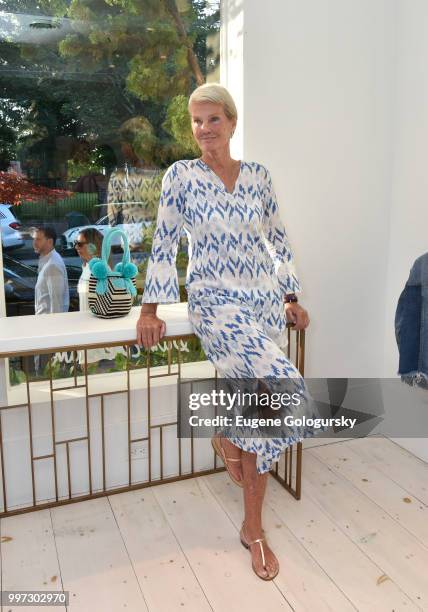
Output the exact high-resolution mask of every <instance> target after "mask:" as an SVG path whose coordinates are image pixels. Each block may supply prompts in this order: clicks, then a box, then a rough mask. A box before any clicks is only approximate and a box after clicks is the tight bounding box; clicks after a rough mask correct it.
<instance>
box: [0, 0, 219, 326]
mask: <svg viewBox="0 0 428 612" xmlns="http://www.w3.org/2000/svg"><path fill="white" fill-rule="evenodd" d="M2 11H3V12H2V13H0V97H1V104H0V119H1V120H0V226H1V242H2V251H3V276H4V285H5V297H6V309H7V315H8V316H11V315H26V314H34V312H35V309H36V310H37V312H39V313H43V312H58V311H64V310H67V309H69V310H78V309H79V308H80V309H87V307H88V305H87V290H86V289H87V273H88V269H89V268H88V266H87V265H86V263H87V261H89V259H90V258H91V257H93V256H97V255H99V254H100V245H101V242H102V238H103V235H104V234H105V233H106V231H107V230H108V229H109V228H110V227H112V226H115V227H119V228H121V229H123V230H124V231H125V233H126V234H127V236H128V239H129V243H130V249H131V255H132V260H133V261H134V263H135V264H136V265H137V266H138V269H139V276H138V281H137V289H138V294H139V295H140V296H141V294H142V291H143V283H144V276H145V270H146V265H147V260H148V257H149V254H150V249H151V240H152V235H153V231H154V225H155V221H156V215H157V206H158V201H159V195H160V186H161V181H162V176H163V174H164V172H165V169H166V168H167V167H168V166H169V165H170V164H171V163H173V162H174V161H175V160H177V159H180V158H193V157H198V156H199V150H198V149H197V148H196V145H195V144H194V141H193V139H192V137H191V130H190V123H189V121H188V115H187V98H188V96H189V94H190V92H191V91H192V89H194V87H195V86H197V85H198V84H200V83H202V82H204V81H219V21H220V15H219V1H215V2H212V1H210V2H205V1H201V0H176V1H174V0H172V1H171V0H163V1H158V0H156V1H153V0H139V1H138V2H135V1H134V0H120V1H119V0H117V1H114V2H112V1H111V0H89V1H88V0H72V1H71V0H15V1H8V0H4V1H3V2H2ZM40 226H43V228H44V229H43V231H38V232H36V231H35V228H37V227H40ZM46 226H47V227H48V228H49V229H48V230H46ZM53 244H54V246H55V251H56V254H53V253H52V245H53ZM52 257H54V261H51V260H52ZM121 258H122V250H121V243H120V240H119V239H117V240H113V243H112V249H111V258H110V263H111V265H115V264H116V263H117V262H119V261H121ZM48 264H49V266H48ZM46 266H48V267H47V268H46ZM52 266H54V268H55V270H54V272H55V274H53V276H52V275H51V272H49V274H48V273H47V272H46V270H48V271H49V270H53V268H52ZM177 266H178V273H179V281H180V285H181V292H182V299H183V300H185V299H186V295H185V290H184V281H185V273H186V267H187V245H186V243H185V239H184V236H183V240H182V241H181V245H180V249H179V253H178V257H177ZM39 268H40V270H39ZM43 270H45V273H46V274H45V275H46V276H47V278H45V282H44V284H43V283H41V282H40V278H41V277H43V274H44V272H43ZM38 281H39V284H38V287H37V290H36V283H38ZM48 281H49V282H48Z"/></svg>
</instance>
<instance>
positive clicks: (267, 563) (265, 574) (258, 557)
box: [240, 522, 279, 580]
mask: <svg viewBox="0 0 428 612" xmlns="http://www.w3.org/2000/svg"><path fill="white" fill-rule="evenodd" d="M240 537H241V542H242V544H243V545H244V546H245V548H248V549H249V551H250V553H251V560H252V566H253V570H254V572H255V573H256V574H257V576H259V578H262V579H263V580H272V579H273V578H275V576H276V575H277V574H278V572H279V563H278V559H277V558H276V557H275V555H274V553H273V552H272V550H271V549H270V548H269V546H268V545H267V543H266V539H265V537H264V531H263V530H261V532H260V530H259V532H258V533H257V532H256V531H254V532H252V531H251V530H250V529H249V528H248V529H247V527H246V525H245V522H244V523H242V527H241V532H240Z"/></svg>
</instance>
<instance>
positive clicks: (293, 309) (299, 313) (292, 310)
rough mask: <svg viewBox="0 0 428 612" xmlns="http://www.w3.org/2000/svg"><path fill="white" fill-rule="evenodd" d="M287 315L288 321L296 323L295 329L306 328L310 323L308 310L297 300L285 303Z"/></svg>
mask: <svg viewBox="0 0 428 612" xmlns="http://www.w3.org/2000/svg"><path fill="white" fill-rule="evenodd" d="M285 315H286V317H287V321H288V323H294V324H295V325H293V329H295V330H299V329H306V328H307V327H308V325H309V321H310V319H309V315H308V311H307V310H305V309H304V308H302V307H301V306H300V304H298V303H297V302H288V303H287V304H285Z"/></svg>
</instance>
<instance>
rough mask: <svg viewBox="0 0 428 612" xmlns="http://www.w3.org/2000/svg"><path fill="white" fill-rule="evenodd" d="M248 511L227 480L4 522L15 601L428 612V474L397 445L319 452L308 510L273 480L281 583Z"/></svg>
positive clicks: (159, 611)
mask: <svg viewBox="0 0 428 612" xmlns="http://www.w3.org/2000/svg"><path fill="white" fill-rule="evenodd" d="M242 509H243V503H242V492H241V489H239V488H238V487H236V486H234V485H233V483H231V482H230V480H229V479H228V478H227V476H226V474H225V473H219V474H215V475H212V476H206V477H203V478H195V479H191V480H185V481H181V482H176V483H171V484H168V485H162V486H158V487H152V488H148V489H141V490H139V491H132V492H129V493H122V494H118V495H111V496H109V497H105V498H99V499H94V500H90V501H86V502H79V503H76V504H71V505H68V506H62V507H57V508H53V509H51V510H42V511H39V512H32V513H27V514H23V515H18V516H13V517H9V518H6V519H2V520H1V522H0V534H1V587H2V589H3V590H19V589H22V590H31V589H38V590H62V589H63V590H66V591H69V592H70V605H69V606H68V609H69V610H72V611H73V612H74V611H76V612H116V611H119V610H127V611H128V612H140V611H142V612H146V611H149V612H174V611H176V610H177V611H178V610H189V612H205V611H210V610H214V611H216V612H234V611H238V610H239V611H241V610H246V611H250V612H251V611H253V610H254V611H259V610H263V612H265V611H266V612H270V611H272V612H274V611H275V612H276V611H281V610H285V611H289V610H296V611H308V612H313V611H315V610H316V611H317V612H321V611H327V610H331V611H334V612H347V611H348V610H349V611H352V610H363V611H366V610H367V611H370V612H371V611H375V610H376V612H381V611H389V612H391V611H395V612H399V611H411V610H428V580H427V576H428V570H427V568H428V520H427V519H428V464H426V463H424V462H422V461H420V460H419V459H417V458H416V457H415V456H413V455H412V454H411V453H409V452H408V451H406V450H404V449H403V448H401V447H400V446H398V445H397V444H395V443H394V442H392V441H390V440H388V439H385V438H365V439H360V440H346V441H342V442H335V443H333V444H329V445H325V446H319V447H313V448H310V449H307V450H305V451H304V458H303V497H302V499H301V500H300V501H296V500H294V499H293V498H292V497H291V496H290V495H289V494H288V493H286V492H285V491H284V490H283V489H282V488H281V487H280V485H279V484H278V483H277V482H276V481H275V480H274V479H273V478H270V479H269V485H268V491H267V497H266V505H265V513H264V525H265V529H266V532H267V536H268V538H269V542H270V544H271V546H272V548H273V550H274V551H275V552H276V553H277V555H278V558H279V561H280V564H281V571H280V574H279V575H278V577H277V578H276V579H275V580H274V581H273V582H263V581H262V580H260V579H258V578H257V577H256V576H255V575H254V573H253V572H252V570H251V566H250V555H249V553H248V551H246V550H245V549H244V548H243V547H242V546H241V544H240V542H239V538H238V531H239V528H240V523H241V520H242ZM19 609H21V608H19ZM26 609H27V610H39V609H40V608H36V607H34V608H31V607H27V608H26ZM45 609H50V610H60V609H63V610H64V609H65V608H64V607H62V608H58V607H56V608H53V607H52V608H45ZM3 610H4V611H5V612H6V611H7V612H9V610H10V611H12V610H13V611H17V610H18V607H13V606H6V605H5V606H3V609H2V612H3Z"/></svg>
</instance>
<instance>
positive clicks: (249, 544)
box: [239, 523, 279, 580]
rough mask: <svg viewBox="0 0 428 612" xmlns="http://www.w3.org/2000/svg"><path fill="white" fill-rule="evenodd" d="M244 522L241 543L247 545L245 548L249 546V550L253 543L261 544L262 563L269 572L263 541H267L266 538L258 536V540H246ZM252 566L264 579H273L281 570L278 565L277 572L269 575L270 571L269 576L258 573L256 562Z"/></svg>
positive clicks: (240, 533)
mask: <svg viewBox="0 0 428 612" xmlns="http://www.w3.org/2000/svg"><path fill="white" fill-rule="evenodd" d="M244 524H245V523H242V527H241V531H240V532H239V536H240V538H241V544H242V546H244V547H245V548H247V549H248V550H250V547H251V546H252V545H253V544H258V545H259V546H260V553H261V555H262V563H263V568H264V570H265V571H266V572H268V570H267V568H266V559H265V551H264V548H263V542H266V538H257V540H253V541H252V542H247V540H246V539H245V537H244ZM263 533H264V532H263ZM250 552H251V551H250ZM252 566H253V571H254V573H255V574H256V575H257V576H258V577H259V578H261V579H262V580H273V579H274V578H275V577H276V576H277V575H278V572H279V567H278V569H277V570H276V572H275V573H274V574H273V575H269V572H268V575H267V576H262V575H261V574H259V573H258V571H257V570H256V568H255V566H254V563H252Z"/></svg>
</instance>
